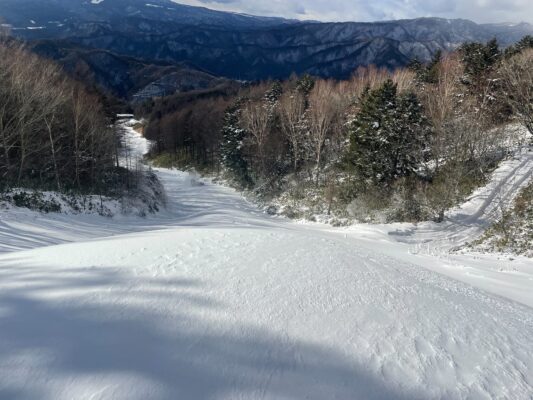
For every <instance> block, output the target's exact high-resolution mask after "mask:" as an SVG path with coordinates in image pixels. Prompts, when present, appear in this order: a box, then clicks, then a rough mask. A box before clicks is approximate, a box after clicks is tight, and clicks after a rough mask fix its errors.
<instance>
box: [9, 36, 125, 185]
mask: <svg viewBox="0 0 533 400" xmlns="http://www.w3.org/2000/svg"><path fill="white" fill-rule="evenodd" d="M0 98H2V103H1V107H0V191H1V192H2V193H6V192H9V191H10V190H12V189H14V188H25V189H36V190H54V191H57V192H61V193H79V194H83V193H88V194H100V195H112V196H121V195H122V194H123V191H124V190H125V189H127V187H128V186H134V183H135V182H134V178H135V177H134V176H132V173H131V172H128V171H127V170H126V169H124V168H120V167H119V166H118V147H119V138H118V137H117V133H116V131H115V129H114V128H113V125H112V122H113V120H112V118H110V116H109V115H108V113H107V110H106V109H105V105H104V98H103V96H102V95H101V94H100V93H98V92H97V91H95V90H91V89H89V88H88V87H87V86H85V85H84V84H83V83H82V82H80V81H77V80H74V79H72V78H70V77H69V76H68V75H67V74H66V73H65V72H64V71H63V70H62V68H61V67H60V66H59V65H57V64H56V63H54V62H53V61H49V60H47V59H43V58H41V57H39V56H37V55H35V54H34V53H32V52H30V51H29V50H28V49H27V46H26V45H25V44H24V43H23V42H21V41H18V40H14V39H12V38H10V37H9V36H7V35H3V36H2V38H1V40H0Z"/></svg>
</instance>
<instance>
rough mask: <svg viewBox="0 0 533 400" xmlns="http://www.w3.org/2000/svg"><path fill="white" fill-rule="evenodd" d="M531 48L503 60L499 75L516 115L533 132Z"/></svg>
mask: <svg viewBox="0 0 533 400" xmlns="http://www.w3.org/2000/svg"><path fill="white" fill-rule="evenodd" d="M532 66H533V49H527V50H524V51H523V52H521V53H519V54H517V55H515V56H513V57H511V58H510V59H509V60H506V61H505V62H503V64H502V66H501V68H500V75H501V79H502V81H503V86H504V88H505V91H506V92H507V99H508V102H509V104H510V105H511V107H512V108H513V111H514V113H515V115H516V117H517V118H518V119H519V121H520V122H521V123H522V124H523V125H524V126H525V127H526V128H527V129H528V130H529V132H530V133H532V134H533V67H532Z"/></svg>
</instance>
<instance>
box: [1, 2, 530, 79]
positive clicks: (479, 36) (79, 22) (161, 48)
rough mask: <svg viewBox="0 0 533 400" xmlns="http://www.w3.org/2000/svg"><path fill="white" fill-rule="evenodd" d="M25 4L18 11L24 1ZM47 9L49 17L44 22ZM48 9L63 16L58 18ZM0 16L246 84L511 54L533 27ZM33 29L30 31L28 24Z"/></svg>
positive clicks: (155, 13)
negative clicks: (472, 48)
mask: <svg viewBox="0 0 533 400" xmlns="http://www.w3.org/2000/svg"><path fill="white" fill-rule="evenodd" d="M21 1H22V2H23V4H24V6H23V7H21V6H20V4H21V3H20V2H21ZM41 10H45V11H43V13H44V15H42V16H39V15H37V14H38V13H39V12H41ZM51 10H60V11H54V12H56V13H58V15H57V18H55V19H51V17H50V15H49V13H50V12H51ZM0 16H3V17H4V20H5V21H6V23H7V24H9V25H11V26H12V29H13V33H14V34H15V35H17V36H19V37H22V38H24V39H27V40H35V39H62V40H67V41H70V42H72V43H76V44H79V45H82V46H85V47H92V48H100V49H105V50H109V51H111V52H113V53H116V54H119V55H124V56H130V57H135V58H138V59H141V60H146V61H150V62H151V61H158V62H159V61H162V62H168V63H183V62H186V63H190V64H192V65H195V66H197V67H199V68H200V69H203V70H205V71H207V72H209V73H210V74H213V75H216V76H223V77H227V78H232V79H241V80H251V81H254V80H260V79H268V78H276V79H277V78H286V77H288V76H289V75H290V74H292V73H297V74H303V73H309V74H313V75H318V76H323V77H331V78H346V77H348V76H349V75H351V74H352V73H353V71H354V70H356V69H357V68H358V67H360V66H366V65H370V64H374V65H376V66H378V67H385V68H388V69H394V68H398V67H401V66H405V65H406V64H407V63H408V62H409V61H410V60H412V59H414V58H417V59H418V60H420V61H423V62H427V61H429V60H430V59H431V57H432V56H433V54H434V53H435V52H436V51H438V50H441V51H444V52H450V51H453V50H455V49H457V48H458V47H459V46H460V45H461V44H463V43H465V42H472V41H477V42H486V41H488V40H490V39H492V38H494V37H495V38H497V39H498V41H499V42H500V44H501V45H502V46H503V47H505V46H508V45H511V44H513V43H514V42H516V41H518V40H519V39H521V38H522V37H523V36H525V35H527V34H533V26H532V25H530V24H527V23H518V24H509V23H501V24H477V23H475V22H472V21H470V20H465V19H444V18H438V17H423V18H417V19H404V20H396V21H378V22H317V21H295V20H287V19H283V18H272V17H256V16H249V15H242V14H236V13H227V12H222V11H215V10H210V9H208V8H204V7H194V6H185V5H180V4H179V3H175V2H173V1H170V0H152V1H151V2H150V3H145V1H144V0H104V1H102V2H99V3H98V4H93V3H91V2H89V0H80V1H74V2H72V1H67V0H45V1H43V0H3V1H2V2H0ZM24 25H26V26H24Z"/></svg>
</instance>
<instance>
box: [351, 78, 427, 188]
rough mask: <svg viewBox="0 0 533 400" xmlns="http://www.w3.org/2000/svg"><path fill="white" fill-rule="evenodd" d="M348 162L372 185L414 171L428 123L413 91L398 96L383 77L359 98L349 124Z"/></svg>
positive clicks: (390, 181) (419, 160) (421, 156)
mask: <svg viewBox="0 0 533 400" xmlns="http://www.w3.org/2000/svg"><path fill="white" fill-rule="evenodd" d="M349 134H350V147H349V150H348V154H347V157H346V161H347V162H348V165H349V166H350V167H351V168H350V169H352V170H353V171H354V172H355V173H356V175H357V176H358V177H359V178H362V179H363V180H364V181H366V182H368V183H372V184H375V185H378V184H385V185H388V184H390V183H392V182H393V181H394V180H396V179H398V178H400V177H405V176H410V175H414V174H416V170H417V168H418V166H419V165H420V162H421V161H422V160H423V158H424V153H425V149H426V147H427V146H426V143H427V139H428V135H429V124H428V122H427V120H426V118H425V117H424V114H423V110H422V107H421V105H420V102H419V101H418V99H417V97H416V95H415V94H413V93H408V94H405V95H401V96H398V93H397V87H396V85H395V84H394V83H393V82H392V81H391V80H387V81H386V82H385V83H384V84H383V85H382V86H381V87H380V88H378V89H376V90H373V91H369V92H367V94H365V95H364V97H363V98H362V100H361V110H360V112H359V113H358V115H357V116H356V117H355V119H354V120H353V121H352V122H351V124H350V128H349Z"/></svg>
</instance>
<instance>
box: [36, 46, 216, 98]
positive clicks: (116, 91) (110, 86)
mask: <svg viewBox="0 0 533 400" xmlns="http://www.w3.org/2000/svg"><path fill="white" fill-rule="evenodd" d="M29 48H30V49H31V50H32V51H33V52H34V53H37V54H38V55H40V56H43V57H46V58H49V59H52V60H55V61H57V62H58V63H59V64H61V65H62V66H63V68H64V69H65V71H66V72H68V73H69V74H70V75H71V76H73V77H74V78H76V79H78V80H80V81H82V82H85V83H86V84H89V85H91V86H95V87H97V88H99V89H100V90H101V91H103V92H104V93H107V94H110V95H113V96H116V97H119V98H123V99H129V100H132V101H133V102H142V101H143V100H146V99H148V98H152V97H161V96H165V95H169V94H173V93H175V92H187V91H191V90H199V89H207V88H210V87H215V86H217V85H219V84H221V83H223V82H224V81H225V79H224V78H219V77H215V76H213V75H211V74H209V73H207V72H204V71H201V70H199V69H198V68H195V67H194V66H191V65H188V64H187V63H169V62H157V61H152V62H149V61H143V60H139V59H136V58H133V57H129V56H123V55H118V54H115V53H112V52H110V51H107V50H102V49H93V48H87V47H83V46H80V45H77V44H73V43H69V42H67V41H64V40H50V39H45V40H36V41H32V42H30V43H29Z"/></svg>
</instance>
